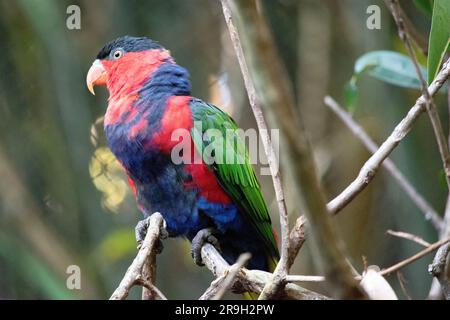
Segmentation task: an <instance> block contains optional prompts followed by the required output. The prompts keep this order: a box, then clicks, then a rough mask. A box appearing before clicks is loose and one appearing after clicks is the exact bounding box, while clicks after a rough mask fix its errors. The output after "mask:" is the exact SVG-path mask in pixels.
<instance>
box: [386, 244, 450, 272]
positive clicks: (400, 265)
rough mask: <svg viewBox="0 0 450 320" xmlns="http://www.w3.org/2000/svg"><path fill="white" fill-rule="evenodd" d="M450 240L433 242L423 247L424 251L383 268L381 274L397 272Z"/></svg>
mask: <svg viewBox="0 0 450 320" xmlns="http://www.w3.org/2000/svg"><path fill="white" fill-rule="evenodd" d="M449 241H450V239H444V240H439V241H438V242H435V243H433V244H431V245H430V246H428V247H427V248H425V249H423V250H422V251H420V252H418V253H416V254H415V255H413V256H412V257H409V258H408V259H405V260H403V261H400V262H399V263H396V264H394V265H393V266H391V267H389V268H386V269H383V270H381V271H380V274H381V275H382V276H385V275H388V274H390V273H392V272H395V271H397V270H399V269H401V268H403V267H405V266H407V265H409V264H411V263H413V262H414V261H416V260H418V259H420V258H422V257H424V256H426V255H427V254H429V253H431V252H433V251H434V250H437V249H438V248H439V247H440V246H442V245H443V244H446V243H448V242H449Z"/></svg>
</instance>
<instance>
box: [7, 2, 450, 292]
mask: <svg viewBox="0 0 450 320" xmlns="http://www.w3.org/2000/svg"><path fill="white" fill-rule="evenodd" d="M401 3H402V6H403V8H404V9H405V11H406V13H407V14H408V16H409V17H410V19H411V20H412V21H413V23H414V25H415V26H416V27H417V29H418V30H419V31H420V32H422V33H423V34H424V35H427V34H428V32H429V28H430V22H431V20H430V17H429V16H427V15H426V14H423V13H422V12H420V11H419V10H418V9H417V8H416V7H415V6H414V5H413V2H412V1H402V2H401ZM71 4H76V5H78V6H79V7H80V8H81V29H80V30H69V29H68V28H67V27H66V19H67V17H68V14H67V13H66V9H67V7H68V6H69V5H71ZM261 4H262V6H261V7H262V10H263V12H264V13H265V14H266V15H267V17H268V19H269V21H270V25H271V28H272V31H273V35H274V37H275V39H276V43H277V46H278V49H279V53H280V59H282V60H283V61H284V63H285V65H286V67H287V70H288V72H289V76H290V77H291V79H292V81H293V82H294V84H295V88H296V95H297V100H298V106H299V108H301V109H302V114H303V117H304V119H303V120H304V123H305V124H306V127H307V129H308V131H309V135H310V138H311V140H312V143H313V146H314V151H315V156H316V159H317V162H318V167H319V170H320V173H321V178H322V181H323V185H324V188H325V190H326V193H327V194H326V196H327V198H328V199H331V198H332V197H333V196H335V195H337V194H338V193H339V192H340V191H342V189H343V188H344V187H345V186H346V185H347V184H348V183H349V182H350V181H351V180H352V179H353V178H354V177H355V176H356V174H357V173H358V171H359V169H360V167H361V165H362V164H363V163H364V161H365V160H366V159H367V158H368V156H369V154H368V153H367V152H366V150H365V149H364V148H363V147H362V146H361V144H360V143H359V142H358V141H357V140H356V139H355V138H354V137H353V136H352V134H351V133H350V132H349V130H348V129H347V128H346V127H344V126H343V125H342V124H341V122H340V121H339V120H338V119H337V118H336V116H335V115H334V114H332V113H330V112H329V111H328V110H327V108H326V107H325V106H324V105H323V102H322V101H323V97H324V96H325V95H326V94H331V95H332V96H333V97H335V98H336V99H337V100H338V101H340V102H342V103H344V102H345V98H344V87H345V85H346V83H347V82H348V80H349V79H350V77H351V75H352V70H353V64H354V62H355V60H356V59H357V58H358V57H359V56H360V55H362V54H363V53H366V52H368V51H371V50H396V51H400V52H405V50H404V48H403V45H402V43H401V42H400V40H399V39H398V36H397V31H396V28H395V25H394V23H393V21H392V19H391V16H390V14H389V12H388V11H387V10H386V8H385V6H384V3H383V2H382V1H375V0H371V1H366V0H339V1H337V0H321V1H315V0H265V1H261ZM370 4H377V5H379V6H380V8H381V19H382V20H381V23H382V24H381V26H382V28H381V29H380V30H368V29H367V28H366V19H367V17H368V15H367V14H366V9H367V7H368V6H369V5H370ZM126 34H128V35H139V36H144V35H145V36H148V37H151V38H152V39H155V40H157V41H159V42H160V43H161V44H163V45H164V46H165V47H166V48H168V49H169V50H170V51H171V53H172V55H173V56H174V57H175V59H176V60H177V62H178V63H179V64H180V65H182V66H184V67H186V68H187V69H188V70H189V71H190V74H191V79H192V82H193V95H195V96H197V97H199V98H202V99H204V100H206V101H210V102H213V103H216V104H217V105H219V106H222V107H224V109H226V110H227V111H228V112H230V113H231V114H232V115H233V117H234V118H235V119H236V120H237V122H238V123H239V124H240V126H241V127H243V128H249V127H255V123H254V120H253V116H252V113H251V110H250V108H249V105H248V101H247V98H246V93H245V91H244V89H243V83H242V80H241V76H240V71H239V69H238V65H237V61H236V58H235V56H234V53H233V50H232V46H231V43H230V41H229V37H228V32H227V29H226V26H225V25H224V21H223V16H222V11H221V7H220V4H219V2H218V1H216V0H214V1H212V0H187V1H181V0H165V1H156V0H150V1H149V0H147V1H143V0H128V1H119V0H96V1H88V0H85V1H75V0H72V1H66V0H64V1H56V0H21V1H8V0H0V48H1V53H2V55H1V59H0V298H6V299H83V298H95V299H106V298H108V297H109V296H110V294H111V293H112V292H113V291H114V289H115V288H116V287H117V285H118V283H119V281H120V280H121V278H122V276H123V274H124V273H125V271H126V269H127V267H128V265H129V264H130V263H131V261H132V259H133V257H134V255H135V254H136V244H135V240H134V226H135V225H136V223H137V221H138V220H139V219H141V214H140V213H139V212H138V210H137V208H136V204H135V200H134V198H133V196H132V195H131V192H130V191H129V190H128V187H127V186H126V183H125V182H124V180H123V175H122V173H121V172H120V169H119V168H118V166H117V164H116V162H115V160H114V158H113V157H112V156H111V154H110V153H109V151H108V149H107V148H106V143H105V139H104V136H103V130H102V122H101V118H100V117H101V116H102V115H103V114H104V112H105V108H106V105H107V101H106V100H107V97H108V96H107V92H106V90H105V89H102V88H99V89H97V95H96V96H95V97H94V96H91V95H90V94H89V92H88V91H87V89H86V86H85V75H86V72H87V70H88V69H89V67H90V65H91V63H92V61H93V60H94V58H95V56H96V54H97V52H98V50H99V49H100V48H101V47H102V46H103V45H104V44H105V43H106V42H107V41H109V40H112V39H114V38H116V37H118V36H123V35H126ZM420 59H421V61H422V62H423V61H425V59H424V58H423V57H420ZM359 88H360V89H359V90H360V92H359V98H358V102H357V105H356V111H355V118H356V119H357V121H358V122H359V123H361V124H362V125H363V126H364V127H365V128H366V129H367V131H368V132H369V133H370V134H371V136H372V137H373V138H374V139H375V140H376V141H377V142H382V141H383V140H384V138H385V137H386V136H387V135H388V134H389V133H390V132H391V131H392V129H393V127H394V126H395V124H396V123H397V122H399V121H400V120H401V118H402V117H403V115H404V114H405V113H406V112H407V110H408V108H409V107H410V106H412V105H413V103H414V101H415V99H416V98H417V97H418V95H419V93H418V92H417V91H414V90H409V89H402V88H398V87H393V86H390V85H387V84H384V83H382V82H380V81H378V80H374V79H372V78H369V77H362V78H361V80H360V81H359ZM436 103H437V105H438V108H439V110H440V112H441V117H442V120H443V124H444V126H445V130H447V126H448V121H447V119H448V114H447V111H446V110H447V108H446V107H445V105H446V100H445V96H444V95H439V96H438V97H437V98H436ZM275 108H276V107H275ZM282 143H283V141H281V144H282ZM282 156H283V155H282V154H281V157H282ZM392 158H393V160H394V161H395V163H396V164H397V165H398V166H399V167H400V168H401V170H402V172H403V173H404V174H405V175H406V176H407V178H408V179H409V180H410V181H411V182H412V183H413V185H414V186H415V187H416V188H417V189H418V191H419V192H420V193H422V194H423V196H424V197H425V198H426V199H427V200H428V201H429V202H430V203H431V204H432V205H433V206H434V208H435V209H436V210H437V211H438V212H440V213H441V212H443V209H444V205H445V199H446V195H447V189H446V186H445V183H443V179H442V170H441V161H440V158H439V154H438V151H437V146H436V143H435V140H434V136H433V132H432V128H431V126H430V123H429V120H428V119H427V117H426V116H422V118H420V119H419V121H418V122H417V124H416V125H415V127H414V129H413V131H412V132H411V134H410V135H409V136H408V137H407V138H406V139H405V140H404V142H402V143H401V145H400V146H399V147H398V148H397V149H396V151H395V152H394V154H393V156H392ZM288 178H289V177H284V179H285V180H287V179H288ZM261 182H262V185H263V189H264V190H263V191H264V194H265V195H266V199H267V202H268V204H269V207H270V209H271V212H272V215H273V220H274V224H275V225H277V226H278V221H277V220H278V218H277V217H278V214H277V209H276V204H275V203H274V196H273V189H272V185H271V179H270V177H267V176H265V177H262V178H261ZM287 198H288V206H289V209H290V210H289V212H290V214H291V221H294V219H295V218H296V216H297V215H298V214H299V213H298V212H297V211H296V210H295V206H294V205H293V203H295V202H294V201H293V199H291V197H290V195H289V190H288V191H287ZM335 223H336V226H337V227H338V228H339V230H340V231H341V235H342V237H343V238H344V240H345V243H346V248H347V253H348V254H349V257H351V260H352V262H353V263H354V265H355V266H356V267H357V268H358V270H359V271H361V270H362V268H363V258H362V257H363V256H364V257H366V259H367V261H368V263H369V264H376V265H379V266H381V267H387V266H389V265H391V264H393V263H395V262H397V261H399V260H402V259H404V258H406V257H408V256H409V255H412V254H414V253H415V252H417V251H419V250H420V249H421V248H420V247H418V246H417V245H416V244H413V243H410V242H408V241H405V240H402V239H397V238H392V237H391V236H389V235H387V234H386V230H387V229H394V230H402V231H406V232H411V233H415V234H418V235H420V236H422V237H423V238H424V239H425V240H427V241H430V242H432V241H435V240H436V239H437V234H436V232H435V230H434V229H433V228H432V227H431V225H430V224H429V223H428V222H426V221H425V220H424V218H423V216H422V214H421V213H420V211H419V210H418V209H417V208H416V207H415V206H414V205H413V204H412V203H411V202H410V200H409V198H408V197H407V196H406V195H405V194H404V193H403V191H401V190H400V189H399V188H398V186H397V185H396V183H395V181H393V179H392V178H391V177H389V175H387V174H386V173H385V172H384V171H383V170H381V171H380V173H379V175H378V176H377V177H376V178H375V180H374V181H373V183H372V184H371V185H370V186H369V188H367V189H366V190H365V191H364V192H363V193H362V194H361V195H360V196H359V197H358V198H357V199H356V200H355V201H354V202H353V203H352V204H351V205H349V206H348V207H347V208H346V209H345V210H344V211H343V212H342V213H341V214H339V215H338V217H336V218H335ZM431 259H432V255H429V256H427V257H426V258H424V259H421V260H419V261H417V262H416V263H414V264H412V265H410V266H408V267H406V268H404V269H402V271H401V272H402V274H403V276H404V279H405V287H406V290H407V292H408V295H409V296H411V297H412V298H425V297H426V296H427V295H428V291H429V288H430V283H431V276H430V275H429V274H428V273H427V264H428V263H430V261H431ZM313 260H314V252H311V251H310V250H309V248H308V244H306V245H305V247H304V248H303V249H302V251H301V252H300V254H299V256H298V259H297V262H296V264H295V266H294V268H293V269H292V273H295V274H317V273H316V271H315V269H314V264H313ZM70 265H78V266H79V267H80V268H81V279H82V281H81V289H80V290H69V289H68V288H67V287H66V279H67V277H68V274H67V273H66V269H67V267H68V266H70ZM211 280H212V276H211V274H210V273H209V271H208V270H207V269H206V268H199V267H197V266H196V265H195V264H194V263H193V261H192V259H191V257H190V252H189V244H188V243H187V242H186V241H184V240H180V239H177V240H175V239H169V240H167V241H165V250H164V252H163V253H162V254H161V255H159V256H158V279H157V286H158V287H159V288H160V289H161V290H162V292H164V293H165V294H166V296H167V297H168V298H172V299H182V298H185V299H186V298H187V299H189V298H193V299H195V298H198V297H199V296H200V295H201V294H202V292H203V291H204V290H205V289H206V288H207V286H208V284H209V282H210V281H211ZM388 280H389V281H390V283H391V284H392V285H393V287H394V288H395V289H397V290H396V291H397V293H398V295H399V296H400V297H401V298H407V296H406V295H405V294H404V293H402V291H401V290H400V289H399V288H400V287H399V281H398V279H397V277H396V276H395V275H393V276H390V277H389V278H388ZM306 286H307V287H311V288H313V289H315V290H318V291H320V292H323V293H326V292H327V291H326V290H327V288H326V286H325V285H314V286H312V285H306ZM139 297H140V289H138V288H135V289H133V291H132V294H131V296H130V298H139ZM229 297H233V298H239V296H234V295H230V296H229Z"/></svg>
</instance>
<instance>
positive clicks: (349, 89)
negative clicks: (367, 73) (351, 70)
mask: <svg viewBox="0 0 450 320" xmlns="http://www.w3.org/2000/svg"><path fill="white" fill-rule="evenodd" d="M356 81H357V77H356V76H353V77H352V78H351V79H350V81H349V82H348V83H347V85H346V86H345V102H346V106H347V111H348V112H350V113H353V112H354V111H355V108H356V101H357V99H358V86H357V85H356Z"/></svg>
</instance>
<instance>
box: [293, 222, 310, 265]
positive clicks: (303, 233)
mask: <svg viewBox="0 0 450 320" xmlns="http://www.w3.org/2000/svg"><path fill="white" fill-rule="evenodd" d="M307 226H308V224H307V220H306V218H305V216H303V215H301V216H300V217H298V219H297V220H296V221H295V225H294V227H293V228H292V230H291V234H290V235H289V238H290V241H291V245H290V247H289V257H288V268H290V267H291V266H292V265H293V264H294V261H295V258H296V257H297V255H298V252H299V251H300V249H301V247H302V246H303V244H304V243H305V241H306V238H307V229H308V228H307Z"/></svg>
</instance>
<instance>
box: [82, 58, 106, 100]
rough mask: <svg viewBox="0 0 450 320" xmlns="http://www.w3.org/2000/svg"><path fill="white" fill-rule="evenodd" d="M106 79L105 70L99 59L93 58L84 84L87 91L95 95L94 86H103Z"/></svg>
mask: <svg viewBox="0 0 450 320" xmlns="http://www.w3.org/2000/svg"><path fill="white" fill-rule="evenodd" d="M107 79H108V77H107V75H106V70H105V67H104V66H103V64H102V63H101V61H100V60H98V59H97V60H95V61H94V63H93V64H92V66H91V68H90V69H89V71H88V74H87V76H86V85H87V87H88V89H89V91H90V92H91V93H92V94H93V95H95V92H94V86H96V85H98V86H104V85H106V80H107Z"/></svg>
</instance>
